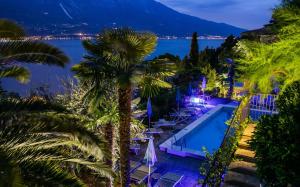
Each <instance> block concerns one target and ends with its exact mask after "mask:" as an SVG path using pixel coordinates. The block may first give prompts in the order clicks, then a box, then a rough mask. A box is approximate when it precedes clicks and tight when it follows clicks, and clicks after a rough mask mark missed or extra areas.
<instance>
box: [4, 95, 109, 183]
mask: <svg viewBox="0 0 300 187" xmlns="http://www.w3.org/2000/svg"><path fill="white" fill-rule="evenodd" d="M0 106H1V109H0V117H1V124H0V168H1V169H0V170H1V176H2V177H3V178H2V177H0V179H1V180H0V186H12V185H20V186H44V185H46V186H60V185H65V186H86V183H85V182H86V181H84V182H83V181H82V180H81V179H80V178H79V177H78V176H80V173H75V171H76V170H74V169H72V168H76V167H81V169H82V170H87V171H93V173H94V175H92V176H95V178H97V177H98V176H104V177H111V176H112V173H111V170H110V168H109V167H108V166H106V165H105V164H104V162H103V158H104V155H105V154H106V153H105V152H103V146H104V141H103V140H102V139H99V138H98V136H96V135H95V134H94V133H93V132H91V131H89V130H87V129H86V128H85V127H84V126H83V125H82V124H85V123H88V121H87V120H86V119H83V118H82V117H78V116H74V115H73V114H68V113H61V109H62V108H61V107H58V106H56V105H51V104H50V103H47V102H46V101H45V100H41V99H40V98H32V99H30V100H6V102H3V101H1V102H0ZM72 171H73V172H72ZM72 173H73V174H72Z"/></svg>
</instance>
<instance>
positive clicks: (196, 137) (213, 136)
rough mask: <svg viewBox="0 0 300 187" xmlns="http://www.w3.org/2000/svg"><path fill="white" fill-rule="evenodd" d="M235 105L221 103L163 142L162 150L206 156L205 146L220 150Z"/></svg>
mask: <svg viewBox="0 0 300 187" xmlns="http://www.w3.org/2000/svg"><path fill="white" fill-rule="evenodd" d="M234 109H235V107H234V106H227V105H219V106H217V107H216V108H214V109H213V110H211V111H209V112H208V113H206V114H204V116H202V117H201V118H199V119H198V120H196V121H194V122H193V123H191V124H190V125H188V126H187V127H186V128H184V129H182V130H181V131H179V132H178V133H177V134H175V135H174V136H172V137H171V138H169V139H168V140H167V141H165V142H164V143H162V144H161V145H160V146H159V147H160V150H162V151H166V152H168V153H170V154H174V155H177V156H182V157H186V156H189V157H204V156H205V152H204V151H203V147H205V149H206V150H207V151H208V152H209V153H214V151H216V150H218V149H219V147H220V145H221V143H222V140H223V138H224V135H225V132H226V130H227V128H228V125H226V124H225V122H226V121H228V120H229V119H230V118H231V116H232V113H233V111H234Z"/></svg>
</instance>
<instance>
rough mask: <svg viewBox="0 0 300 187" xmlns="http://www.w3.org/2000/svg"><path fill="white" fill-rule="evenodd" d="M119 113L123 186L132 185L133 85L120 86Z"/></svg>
mask: <svg viewBox="0 0 300 187" xmlns="http://www.w3.org/2000/svg"><path fill="white" fill-rule="evenodd" d="M118 92H119V115H120V132H119V133H120V160H121V161H120V162H121V186H122V187H129V185H130V163H129V148H130V120H131V85H128V86H127V87H125V88H119V90H118Z"/></svg>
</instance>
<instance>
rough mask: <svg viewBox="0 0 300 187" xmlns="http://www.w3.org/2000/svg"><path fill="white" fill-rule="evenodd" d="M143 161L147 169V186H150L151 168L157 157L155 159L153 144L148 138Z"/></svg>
mask: <svg viewBox="0 0 300 187" xmlns="http://www.w3.org/2000/svg"><path fill="white" fill-rule="evenodd" d="M144 160H145V161H146V164H147V165H148V167H149V176H148V186H151V183H150V174H151V167H152V166H154V164H155V163H156V162H157V157H156V153H155V148H154V143H153V137H150V139H149V142H148V147H147V150H146V154H145V157H144Z"/></svg>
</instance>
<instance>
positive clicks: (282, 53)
mask: <svg viewBox="0 0 300 187" xmlns="http://www.w3.org/2000/svg"><path fill="white" fill-rule="evenodd" d="M292 2H293V1H285V3H292ZM285 3H284V4H283V6H279V7H278V8H277V9H275V10H274V12H273V19H274V21H273V23H272V24H271V25H269V26H267V28H271V30H272V31H274V35H276V37H275V38H276V40H274V41H273V43H271V44H268V43H262V42H257V41H249V40H242V41H240V42H239V43H238V45H237V51H238V52H239V55H240V57H239V58H237V59H236V60H235V61H236V62H237V65H238V67H237V68H238V70H240V71H241V72H242V74H241V76H242V77H241V78H242V79H244V80H247V81H246V83H247V84H248V86H249V87H250V88H251V89H252V90H254V91H260V92H263V93H269V92H270V91H272V89H273V88H274V85H277V84H279V85H281V87H282V88H285V87H286V86H287V85H289V84H290V83H292V82H294V81H297V80H300V66H299V60H300V55H299V54H300V48H299V45H300V40H299V38H300V34H299V30H300V14H299V7H296V6H293V5H292V4H291V5H286V4H285Z"/></svg>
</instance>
